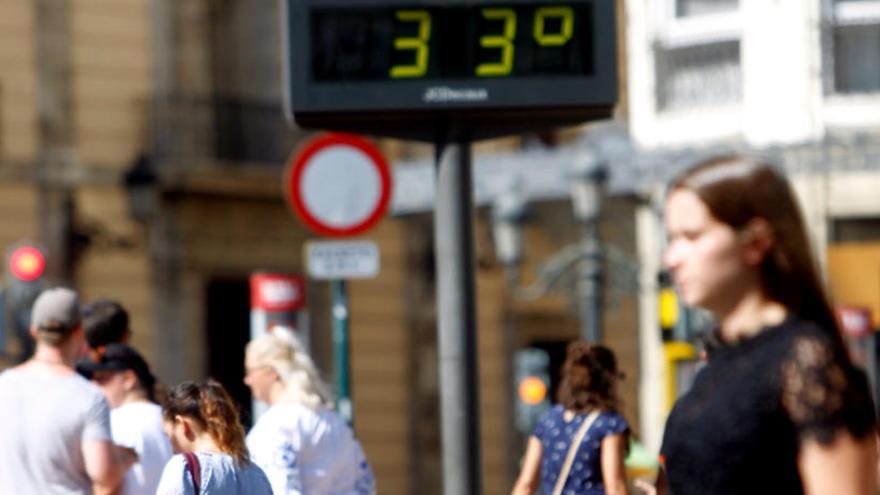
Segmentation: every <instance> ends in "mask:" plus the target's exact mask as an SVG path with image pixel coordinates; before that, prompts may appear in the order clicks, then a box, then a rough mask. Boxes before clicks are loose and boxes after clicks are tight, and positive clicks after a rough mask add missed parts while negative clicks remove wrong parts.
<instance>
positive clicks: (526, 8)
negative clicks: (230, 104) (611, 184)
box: [287, 0, 617, 140]
mask: <svg viewBox="0 0 880 495" xmlns="http://www.w3.org/2000/svg"><path fill="white" fill-rule="evenodd" d="M287 8H288V13H287V19H288V36H287V45H288V46H287V47H288V53H289V61H288V70H287V78H288V85H289V88H288V89H289V104H290V113H291V114H292V115H293V116H294V118H295V120H296V121H297V123H299V124H300V125H303V126H305V127H321V128H328V129H336V130H349V131H356V132H364V133H369V134H375V135H395V136H399V137H409V138H416V139H426V140H436V138H437V136H438V134H442V133H443V132H448V129H450V128H452V129H458V130H460V132H462V133H467V134H469V135H471V137H474V138H478V137H488V136H491V135H500V134H506V133H508V132H517V131H524V130H529V129H532V128H540V127H549V126H552V125H561V124H567V123H576V122H578V121H584V120H590V119H595V118H606V117H608V116H610V113H611V109H612V106H613V105H614V103H615V101H616V95H617V87H616V85H617V77H616V76H617V66H616V56H615V55H616V47H617V43H616V35H615V16H614V2H613V1H612V0H570V1H548V0H528V1H526V0H507V1H498V0H482V1H476V0H470V1H456V0H447V1H443V2H440V1H433V2H429V1H421V2H418V1H414V0H409V1H395V0H288V2H287ZM444 129H445V130H446V131H444Z"/></svg>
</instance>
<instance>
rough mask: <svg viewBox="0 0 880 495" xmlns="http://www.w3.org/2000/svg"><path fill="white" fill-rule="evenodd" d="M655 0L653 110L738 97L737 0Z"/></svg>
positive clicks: (722, 102) (726, 101) (729, 101)
mask: <svg viewBox="0 0 880 495" xmlns="http://www.w3.org/2000/svg"><path fill="white" fill-rule="evenodd" d="M657 2H658V3H657V6H658V8H659V10H660V12H659V14H660V15H658V16H656V18H657V19H659V22H658V25H657V36H656V43H655V47H654V61H655V77H656V81H657V83H656V94H655V96H656V108H657V111H658V112H665V111H675V110H688V109H694V108H700V107H707V106H718V105H725V104H732V103H737V102H739V101H741V100H742V70H741V64H740V37H741V31H742V30H741V27H740V26H741V21H740V16H739V0H657Z"/></svg>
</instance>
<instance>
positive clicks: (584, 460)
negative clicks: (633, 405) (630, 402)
mask: <svg viewBox="0 0 880 495" xmlns="http://www.w3.org/2000/svg"><path fill="white" fill-rule="evenodd" d="M622 376H623V375H622V374H621V373H620V372H619V371H618V369H617V359H616V358H615V356H614V353H613V352H612V351H611V349H609V348H607V347H605V346H601V345H590V344H589V343H587V342H582V341H577V342H572V343H571V344H569V345H568V349H567V352H566V357H565V364H563V366H562V382H561V384H560V385H559V392H558V401H559V403H558V404H556V405H554V406H553V407H552V408H550V409H549V410H547V411H546V412H545V413H544V414H543V415H541V417H540V418H539V419H538V422H537V424H536V425H535V429H534V432H533V433H532V435H531V436H530V437H529V440H528V446H527V448H526V454H525V458H524V460H523V465H522V469H521V471H520V474H519V478H518V479H517V481H516V484H515V485H514V487H513V491H512V494H513V495H531V494H532V493H535V491H536V490H537V489H538V488H539V487H540V489H541V493H543V494H545V495H551V494H552V495H559V494H562V493H564V494H566V495H604V494H606V493H607V494H609V495H617V494H626V493H628V492H627V486H626V475H625V471H624V466H623V459H624V457H625V456H626V452H627V445H628V440H629V424H628V423H627V421H626V419H625V418H624V417H623V415H621V414H620V412H618V410H619V407H620V402H619V400H618V396H617V382H618V381H619V380H620V378H622Z"/></svg>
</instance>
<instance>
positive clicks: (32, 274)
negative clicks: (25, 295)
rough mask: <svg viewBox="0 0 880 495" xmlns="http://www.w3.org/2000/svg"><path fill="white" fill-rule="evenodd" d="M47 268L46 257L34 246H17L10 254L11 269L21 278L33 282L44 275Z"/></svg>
mask: <svg viewBox="0 0 880 495" xmlns="http://www.w3.org/2000/svg"><path fill="white" fill-rule="evenodd" d="M45 269H46V258H45V257H44V256H43V253H41V252H40V250H39V249H37V248H35V247H33V246H21V247H19V248H16V250H15V251H13V252H12V255H10V256H9V271H10V272H12V275H13V276H14V277H15V278H17V279H19V280H22V281H25V282H33V281H34V280H36V279H38V278H40V276H41V275H43V271H45Z"/></svg>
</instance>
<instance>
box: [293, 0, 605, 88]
mask: <svg viewBox="0 0 880 495" xmlns="http://www.w3.org/2000/svg"><path fill="white" fill-rule="evenodd" d="M590 12H591V5H590V4H588V3H574V4H572V3H567V4H565V3H561V4H555V5H517V6H492V7H469V8H468V7H458V8H441V7H433V8H414V7H409V8H372V9H348V10H343V9H339V8H336V9H328V8H315V9H313V10H312V12H311V22H310V30H311V40H310V41H311V45H312V68H311V74H312V78H313V80H314V81H317V82H330V81H401V82H402V81H409V80H419V79H421V80H437V79H446V78H448V79H467V78H471V77H479V78H505V77H528V76H581V75H584V76H588V75H592V74H593V70H594V65H593V50H592V48H593V43H592V38H593V34H594V33H593V31H592V29H591V22H590Z"/></svg>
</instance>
